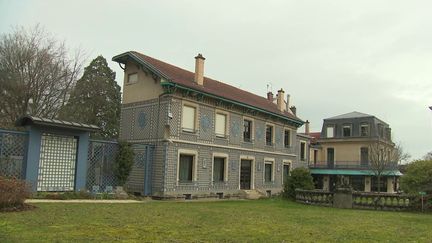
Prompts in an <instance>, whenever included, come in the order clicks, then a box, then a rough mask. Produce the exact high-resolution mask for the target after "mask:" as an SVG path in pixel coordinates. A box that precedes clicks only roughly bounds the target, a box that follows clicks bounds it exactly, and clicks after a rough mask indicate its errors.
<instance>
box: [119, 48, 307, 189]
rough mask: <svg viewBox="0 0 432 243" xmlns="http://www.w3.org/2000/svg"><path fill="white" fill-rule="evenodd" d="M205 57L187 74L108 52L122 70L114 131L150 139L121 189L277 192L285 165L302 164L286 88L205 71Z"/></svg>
mask: <svg viewBox="0 0 432 243" xmlns="http://www.w3.org/2000/svg"><path fill="white" fill-rule="evenodd" d="M204 60H205V58H204V57H203V56H202V55H201V54H199V55H198V56H197V57H195V73H194V72H190V71H187V70H184V69H181V68H179V67H176V66H173V65H171V64H168V63H165V62H162V61H159V60H157V59H154V58H151V57H149V56H146V55H143V54H140V53H138V52H126V53H123V54H120V55H118V56H115V57H114V58H113V61H116V62H118V63H119V64H120V65H124V66H122V67H123V68H124V71H125V75H124V76H125V78H124V85H123V105H122V115H121V132H120V133H121V134H120V138H121V139H124V140H127V141H129V142H132V143H134V144H140V143H141V144H142V143H145V144H152V145H154V146H155V150H154V151H155V153H154V161H153V163H152V165H151V166H149V168H145V170H147V172H145V171H144V172H143V173H142V174H141V176H136V177H134V178H131V179H130V181H129V183H128V189H129V190H130V191H133V192H136V193H143V189H142V188H143V187H144V186H143V183H144V181H145V182H146V183H150V184H151V193H150V195H153V196H160V197H170V196H185V197H191V196H206V195H218V196H221V197H222V196H224V195H227V194H239V193H242V192H244V191H246V192H248V191H249V190H254V191H255V192H256V191H258V192H259V193H261V194H265V193H266V194H272V193H278V192H280V191H281V190H282V184H283V181H284V178H286V176H287V175H288V173H289V171H290V169H291V168H293V167H299V166H307V155H306V153H307V151H306V148H305V149H304V152H303V155H304V158H303V160H299V158H298V156H297V154H298V151H297V150H296V148H297V144H298V141H297V128H298V127H300V126H301V125H302V124H303V121H302V120H300V119H299V118H298V117H297V116H296V114H295V113H296V112H295V107H290V104H289V95H288V96H287V100H285V99H284V96H285V94H284V91H283V90H282V89H281V90H279V91H278V94H277V96H276V97H273V94H272V93H271V92H269V93H268V94H267V98H264V97H261V96H258V95H255V94H252V93H249V92H247V91H245V90H241V89H239V88H235V87H233V86H230V85H227V84H225V83H222V82H219V81H216V80H213V79H210V78H207V77H204ZM135 166H139V165H135ZM149 170H151V173H149ZM145 174H147V175H148V177H147V178H144V175H145ZM145 186H146V187H148V186H149V185H148V184H147V185H145Z"/></svg>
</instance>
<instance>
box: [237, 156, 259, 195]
mask: <svg viewBox="0 0 432 243" xmlns="http://www.w3.org/2000/svg"><path fill="white" fill-rule="evenodd" d="M242 160H250V161H251V167H252V168H251V182H250V183H251V186H250V189H251V190H254V189H255V156H249V155H240V158H239V166H238V189H239V190H240V188H241V186H240V172H241V161H242Z"/></svg>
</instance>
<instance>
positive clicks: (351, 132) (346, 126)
mask: <svg viewBox="0 0 432 243" xmlns="http://www.w3.org/2000/svg"><path fill="white" fill-rule="evenodd" d="M345 128H349V129H350V134H349V136H345V134H344V129H345ZM352 134H353V130H352V125H342V137H344V138H349V137H352Z"/></svg>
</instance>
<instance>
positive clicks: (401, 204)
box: [352, 192, 414, 211]
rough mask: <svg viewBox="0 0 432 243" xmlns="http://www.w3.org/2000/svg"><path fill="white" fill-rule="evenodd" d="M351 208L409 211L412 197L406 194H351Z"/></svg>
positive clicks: (412, 200)
mask: <svg viewBox="0 0 432 243" xmlns="http://www.w3.org/2000/svg"><path fill="white" fill-rule="evenodd" d="M352 197H353V208H364V209H378V210H393V211H400V210H409V209H411V208H412V206H413V202H414V197H413V196H409V195H406V194H391V193H370V192H369V193H368V192H353V194H352Z"/></svg>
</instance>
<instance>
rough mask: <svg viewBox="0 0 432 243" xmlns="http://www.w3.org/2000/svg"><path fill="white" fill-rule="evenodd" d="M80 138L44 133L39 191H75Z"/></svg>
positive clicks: (40, 160)
mask: <svg viewBox="0 0 432 243" xmlns="http://www.w3.org/2000/svg"><path fill="white" fill-rule="evenodd" d="M77 152H78V138H76V137H74V136H64V135H55V134H50V133H43V134H42V139H41V149H40V159H39V171H38V182H37V190H38V191H73V190H74V188H75V172H76V160H77Z"/></svg>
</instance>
